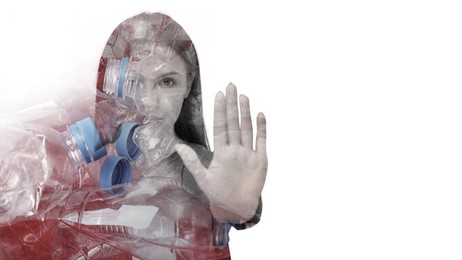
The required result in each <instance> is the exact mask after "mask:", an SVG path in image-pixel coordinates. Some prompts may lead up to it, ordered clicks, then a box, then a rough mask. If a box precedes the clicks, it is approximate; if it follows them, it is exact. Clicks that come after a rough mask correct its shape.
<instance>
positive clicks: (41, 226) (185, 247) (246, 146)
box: [0, 13, 267, 259]
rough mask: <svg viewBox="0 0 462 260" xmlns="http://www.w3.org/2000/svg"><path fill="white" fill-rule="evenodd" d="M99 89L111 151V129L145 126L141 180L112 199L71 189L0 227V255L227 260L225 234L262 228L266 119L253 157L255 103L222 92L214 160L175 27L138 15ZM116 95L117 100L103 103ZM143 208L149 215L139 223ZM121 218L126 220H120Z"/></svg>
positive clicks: (188, 52)
mask: <svg viewBox="0 0 462 260" xmlns="http://www.w3.org/2000/svg"><path fill="white" fill-rule="evenodd" d="M97 88H98V92H100V94H99V95H98V98H105V99H106V100H103V101H101V100H98V102H97V103H96V110H95V112H94V117H95V120H96V123H97V124H103V126H104V127H103V126H101V125H100V126H99V129H102V130H103V131H102V132H101V133H100V134H102V139H103V142H104V143H108V142H114V140H115V139H116V138H117V135H115V132H116V131H114V130H115V129H116V128H117V127H119V125H120V124H121V123H123V122H124V121H125V120H127V118H129V119H139V120H142V121H141V122H140V123H142V124H141V125H140V126H138V127H137V128H136V130H135V133H134V138H133V141H134V142H135V143H136V145H137V147H139V148H140V150H141V151H142V157H141V158H140V159H138V160H137V162H136V166H137V168H138V171H137V172H139V173H140V174H141V175H142V176H139V177H137V178H135V180H133V183H132V184H130V185H129V188H128V190H127V192H126V194H124V195H115V196H108V195H107V194H104V192H100V191H95V189H94V183H91V181H90V182H85V181H82V180H77V182H79V183H78V184H77V185H74V187H80V188H77V189H74V190H73V191H72V192H71V193H68V194H70V195H69V197H66V198H62V200H58V201H51V203H50V202H48V203H47V202H46V201H45V202H44V201H42V202H41V204H40V205H39V209H38V210H37V212H39V213H40V214H37V216H29V217H25V218H24V220H23V221H17V222H14V223H10V225H8V226H5V227H2V228H0V238H1V239H0V256H2V257H3V258H5V257H6V258H21V259H26V258H40V259H42V258H43V259H45V258H46V259H69V258H70V259H74V258H78V257H83V258H89V259H108V258H111V259H114V258H115V259H132V256H135V257H137V258H142V259H145V258H146V259H151V258H152V259H229V258H230V254H229V249H228V236H227V234H228V231H229V228H230V227H231V226H234V227H235V228H237V229H242V228H246V227H249V226H251V225H253V224H255V223H257V222H258V221H259V219H260V213H261V200H260V195H261V191H262V189H263V185H264V181H265V177H266V170H267V157H266V147H265V142H266V141H265V139H266V136H265V135H266V128H265V117H264V116H263V114H259V115H258V116H257V136H256V150H254V149H253V130H252V123H251V117H250V109H249V103H248V98H247V97H245V96H243V95H241V96H240V98H239V102H238V101H237V90H236V88H235V86H234V85H232V84H230V85H229V86H228V87H227V89H226V94H223V93H221V92H219V93H218V94H217V95H216V98H215V111H214V112H215V116H214V146H215V149H214V152H213V153H212V152H211V151H210V148H209V145H208V141H207V135H206V132H205V127H204V122H203V121H204V120H203V114H202V104H201V103H202V102H201V85H200V73H199V65H198V60H197V55H196V52H195V49H194V46H193V44H192V42H191V40H190V39H189V37H188V36H187V34H186V33H185V32H184V30H183V29H182V28H181V27H180V26H179V25H178V24H177V23H175V22H174V21H173V20H172V19H171V18H170V17H168V16H166V15H163V14H159V13H154V14H148V13H142V14H139V15H137V16H134V17H131V18H129V19H127V20H126V21H124V22H123V23H121V24H120V25H119V26H118V27H117V28H116V29H115V30H114V32H113V33H112V35H111V37H110V38H109V41H108V42H107V45H106V47H105V49H104V52H103V55H102V58H101V66H100V69H99V74H98V84H97ZM101 92H106V94H105V93H101ZM108 94H109V95H108ZM113 94H114V95H116V96H118V97H117V98H109V99H108V97H109V96H110V95H113ZM119 101H120V102H119ZM238 103H239V105H240V111H241V115H240V121H241V124H240V125H239V112H238ZM114 105H117V106H116V107H114ZM127 108H129V109H128V110H127ZM131 108H136V109H131ZM119 112H120V113H119ZM127 115H128V116H127ZM108 126H109V127H108ZM108 129H109V130H108ZM96 165H99V164H96ZM103 167H104V166H103ZM94 168H95V167H93V169H90V171H92V170H94ZM83 179H85V178H83ZM87 180H88V179H87ZM66 196H68V195H66ZM127 206H128V207H127ZM127 208H128V209H129V210H127ZM144 210H148V211H150V212H151V213H153V214H152V218H147V222H146V223H144V224H142V223H141V222H140V219H143V218H144V219H146V214H147V213H146V212H148V211H144ZM76 211H77V212H78V215H77V214H76V213H75V212H76ZM137 214H138V215H140V216H141V218H137V217H139V216H137ZM121 215H125V216H128V217H125V218H122V219H117V218H118V217H120V216H121ZM77 216H78V217H77ZM114 218H115V220H114ZM116 220H117V221H116ZM102 221H103V222H104V221H109V223H102ZM135 229H136V230H135Z"/></svg>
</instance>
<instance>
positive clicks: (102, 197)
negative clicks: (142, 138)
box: [0, 91, 228, 259]
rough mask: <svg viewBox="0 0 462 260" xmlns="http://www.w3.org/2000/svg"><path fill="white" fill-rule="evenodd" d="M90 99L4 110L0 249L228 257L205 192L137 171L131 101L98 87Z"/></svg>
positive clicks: (15, 253) (25, 254)
mask: <svg viewBox="0 0 462 260" xmlns="http://www.w3.org/2000/svg"><path fill="white" fill-rule="evenodd" d="M95 109H97V110H98V116H94V113H93V115H91V113H90V115H80V116H79V117H77V118H76V117H75V116H70V114H71V113H69V112H68V111H65V110H64V109H62V108H60V107H59V106H58V105H56V104H54V103H47V104H43V105H40V106H36V107H32V108H30V109H26V110H23V111H20V112H18V113H16V114H14V115H12V116H11V117H8V118H3V119H2V120H1V126H0V137H1V138H2V140H1V141H0V176H1V178H0V258H1V259H9V258H12V259H27V258H33V259H77V258H87V259H100V258H108V257H117V259H132V257H136V258H141V259H145V258H148V259H152V257H154V256H155V258H156V259H207V258H209V257H208V256H210V257H212V256H213V257H217V256H220V255H221V256H222V257H226V256H227V254H228V250H226V249H227V247H226V246H227V230H226V226H224V225H221V224H217V223H214V220H213V218H212V216H211V214H210V211H209V208H208V204H207V201H204V199H203V198H200V197H196V196H194V195H193V193H192V192H191V191H189V190H188V188H187V187H185V186H184V185H183V184H182V183H179V182H178V181H175V180H173V179H169V178H160V177H142V176H141V175H140V174H139V172H138V170H137V169H138V166H137V165H136V159H137V158H138V157H139V155H140V153H141V152H140V150H139V149H138V147H137V146H136V145H135V143H136V142H135V141H134V138H135V137H134V131H135V129H136V128H137V127H138V126H140V124H141V123H140V122H141V118H140V115H139V114H137V112H136V110H135V109H133V105H132V104H131V103H130V102H128V103H127V102H126V101H124V100H122V99H120V98H118V97H116V96H113V95H109V94H107V93H104V92H100V91H99V92H98V97H97V102H96V104H95Z"/></svg>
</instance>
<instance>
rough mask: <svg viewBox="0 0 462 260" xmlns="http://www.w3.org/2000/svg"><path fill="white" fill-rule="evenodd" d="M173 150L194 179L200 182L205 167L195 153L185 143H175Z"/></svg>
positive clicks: (203, 175)
mask: <svg viewBox="0 0 462 260" xmlns="http://www.w3.org/2000/svg"><path fill="white" fill-rule="evenodd" d="M175 150H176V152H177V153H178V154H179V155H180V157H181V160H183V163H184V165H185V166H186V168H188V170H189V171H190V172H191V174H192V175H193V176H194V178H195V179H196V181H197V182H198V183H201V182H202V180H203V179H204V177H205V167H204V165H202V163H201V161H200V160H199V158H198V157H197V153H196V152H195V151H194V150H193V149H192V148H191V147H189V146H188V145H186V144H176V145H175Z"/></svg>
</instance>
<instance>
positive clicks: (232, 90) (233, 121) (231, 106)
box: [226, 83, 241, 144]
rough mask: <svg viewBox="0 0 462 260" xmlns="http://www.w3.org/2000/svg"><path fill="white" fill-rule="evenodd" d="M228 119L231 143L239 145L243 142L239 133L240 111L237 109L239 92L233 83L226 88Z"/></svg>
mask: <svg viewBox="0 0 462 260" xmlns="http://www.w3.org/2000/svg"><path fill="white" fill-rule="evenodd" d="M226 119H227V125H228V141H229V143H230V144H231V143H234V144H238V143H240V142H241V140H240V138H241V133H240V131H239V111H238V108H237V90H236V86H234V85H233V84H232V83H229V84H228V87H227V88H226Z"/></svg>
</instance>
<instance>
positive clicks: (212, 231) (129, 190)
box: [0, 177, 229, 259]
mask: <svg viewBox="0 0 462 260" xmlns="http://www.w3.org/2000/svg"><path fill="white" fill-rule="evenodd" d="M123 188H124V190H125V191H126V192H125V193H124V195H120V194H119V195H111V194H109V193H107V192H106V191H105V190H95V189H89V188H82V189H79V190H76V191H74V192H72V193H70V194H68V196H67V197H66V198H65V199H63V200H61V201H60V203H59V205H54V206H53V207H52V208H50V209H48V210H45V211H44V213H43V214H42V215H39V218H40V219H42V221H40V222H39V221H36V220H34V219H32V220H30V221H23V222H19V223H17V224H15V225H12V226H8V227H4V228H2V229H0V244H2V248H0V258H2V257H5V256H8V257H12V258H15V259H16V258H18V259H19V258H20V259H27V258H34V259H37V258H38V259H77V258H79V257H82V258H90V259H103V258H104V259H107V258H109V257H113V258H114V257H116V256H118V257H119V258H117V259H131V257H130V256H135V257H137V258H139V259H153V258H154V259H228V258H229V250H228V247H227V241H228V237H227V230H226V228H227V227H226V226H225V225H216V224H214V223H213V218H212V216H211V214H210V211H209V209H208V201H207V200H206V198H204V197H198V196H194V195H192V192H190V191H188V189H187V188H186V187H184V186H183V185H182V184H181V183H179V182H177V181H174V180H172V179H169V178H160V177H149V178H140V179H137V180H135V181H133V182H132V183H130V184H125V185H123ZM26 223H27V224H26ZM12 230H14V232H12ZM217 241H222V242H221V243H217ZM121 256H125V257H127V258H122V257H121ZM129 257H130V258H129ZM226 257H228V258H226ZM111 259H112V258H111Z"/></svg>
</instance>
